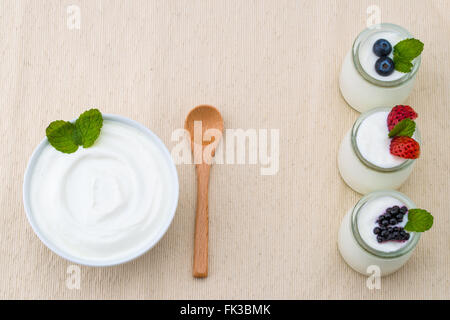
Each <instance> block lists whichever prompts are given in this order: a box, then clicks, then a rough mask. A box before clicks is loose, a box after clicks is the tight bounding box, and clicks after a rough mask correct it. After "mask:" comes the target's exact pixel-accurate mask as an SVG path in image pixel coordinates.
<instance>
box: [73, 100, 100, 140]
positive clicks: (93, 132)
mask: <svg viewBox="0 0 450 320" xmlns="http://www.w3.org/2000/svg"><path fill="white" fill-rule="evenodd" d="M102 126H103V117H102V114H101V112H100V111H99V110H98V109H90V110H88V111H85V112H83V113H82V114H81V115H80V116H79V117H78V119H77V121H75V128H76V132H75V133H74V136H73V139H74V141H76V143H78V144H79V145H82V146H83V147H84V148H89V147H90V146H92V145H93V144H94V142H95V140H97V138H98V136H99V135H100V130H101V128H102Z"/></svg>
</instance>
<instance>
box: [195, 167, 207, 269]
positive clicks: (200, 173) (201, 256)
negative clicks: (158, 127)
mask: <svg viewBox="0 0 450 320" xmlns="http://www.w3.org/2000/svg"><path fill="white" fill-rule="evenodd" d="M196 168H197V214H196V217H195V235H194V270H193V272H192V274H193V276H194V277H196V278H205V277H207V276H208V185H209V169H210V168H211V165H209V164H206V163H203V164H198V165H196Z"/></svg>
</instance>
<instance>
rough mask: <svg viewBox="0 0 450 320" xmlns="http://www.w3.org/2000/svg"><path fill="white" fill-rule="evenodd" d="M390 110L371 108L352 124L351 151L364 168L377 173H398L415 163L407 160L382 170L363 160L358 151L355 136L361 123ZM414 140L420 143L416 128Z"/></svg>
mask: <svg viewBox="0 0 450 320" xmlns="http://www.w3.org/2000/svg"><path fill="white" fill-rule="evenodd" d="M391 109H392V108H391V107H378V108H373V109H370V110H369V111H366V112H363V113H361V115H360V116H359V117H358V119H356V121H355V123H354V124H353V127H352V130H351V144H352V149H353V151H354V152H355V154H356V156H357V157H358V159H359V160H360V161H361V162H362V163H363V164H364V165H365V166H366V167H368V168H370V169H372V170H375V171H378V172H396V171H399V170H401V169H404V168H407V167H409V166H411V165H412V164H413V163H414V162H415V161H416V159H407V160H406V161H404V162H402V163H401V164H399V165H397V166H395V167H390V168H383V167H380V166H377V165H375V164H373V163H372V162H370V161H369V160H367V159H366V158H364V156H363V155H362V154H361V152H360V151H359V148H358V143H357V141H356V136H357V135H358V130H359V127H360V125H361V123H363V121H364V120H365V119H366V118H367V117H368V116H370V115H372V114H374V113H377V112H382V111H390V110H391ZM414 138H415V139H416V140H417V142H418V143H419V144H421V143H422V141H421V136H420V131H419V129H418V128H416V131H415V132H414Z"/></svg>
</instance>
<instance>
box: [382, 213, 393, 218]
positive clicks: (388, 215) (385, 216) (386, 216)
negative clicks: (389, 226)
mask: <svg viewBox="0 0 450 320" xmlns="http://www.w3.org/2000/svg"><path fill="white" fill-rule="evenodd" d="M384 218H385V219H388V220H389V219H390V218H392V215H391V213H390V212H386V213H385V214H384Z"/></svg>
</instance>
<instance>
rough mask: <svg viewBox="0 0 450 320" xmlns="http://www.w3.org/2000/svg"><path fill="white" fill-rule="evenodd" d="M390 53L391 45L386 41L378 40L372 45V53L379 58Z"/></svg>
mask: <svg viewBox="0 0 450 320" xmlns="http://www.w3.org/2000/svg"><path fill="white" fill-rule="evenodd" d="M391 51H392V45H391V44H390V43H389V41H387V40H386V39H378V40H377V41H375V43H374V44H373V53H375V54H376V55H377V56H379V57H384V56H387V55H388V54H389V53H391Z"/></svg>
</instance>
